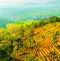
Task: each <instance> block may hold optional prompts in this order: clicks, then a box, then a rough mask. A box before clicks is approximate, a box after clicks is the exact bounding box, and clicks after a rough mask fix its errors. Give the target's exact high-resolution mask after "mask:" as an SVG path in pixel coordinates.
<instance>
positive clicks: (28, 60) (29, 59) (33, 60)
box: [25, 57, 38, 61]
mask: <svg viewBox="0 0 60 61" xmlns="http://www.w3.org/2000/svg"><path fill="white" fill-rule="evenodd" d="M25 61H38V60H37V59H36V58H34V57H27V58H26V60H25Z"/></svg>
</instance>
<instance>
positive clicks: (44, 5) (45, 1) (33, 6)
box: [0, 0, 60, 23]
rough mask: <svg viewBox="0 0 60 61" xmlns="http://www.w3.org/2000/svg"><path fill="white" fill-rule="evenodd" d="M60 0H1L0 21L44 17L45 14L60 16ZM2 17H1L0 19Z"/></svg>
mask: <svg viewBox="0 0 60 61" xmlns="http://www.w3.org/2000/svg"><path fill="white" fill-rule="evenodd" d="M59 2H60V0H42V1H41V0H37V1H36V0H33V1H32V0H26V1H24V0H22V1H20V0H17V1H16V0H9V1H8V0H1V2H0V3H1V4H0V22H2V23H5V22H6V21H8V22H6V23H10V22H16V21H18V20H34V19H39V20H41V19H46V18H45V17H46V16H49V17H50V16H60V7H59V5H60V3H59ZM1 18H2V19H1Z"/></svg>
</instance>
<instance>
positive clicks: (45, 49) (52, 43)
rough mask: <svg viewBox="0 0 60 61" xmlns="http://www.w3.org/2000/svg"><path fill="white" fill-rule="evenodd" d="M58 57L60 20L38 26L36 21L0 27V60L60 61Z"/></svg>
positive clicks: (59, 55) (59, 52) (59, 53)
mask: <svg viewBox="0 0 60 61" xmlns="http://www.w3.org/2000/svg"><path fill="white" fill-rule="evenodd" d="M36 26H37V27H36ZM3 52H4V53H3ZM59 57H60V22H54V23H48V24H45V25H44V26H40V23H39V21H37V22H34V23H33V22H32V23H27V24H7V26H6V29H1V28H0V60H1V61H3V60H5V61H9V60H12V61H60V58H59Z"/></svg>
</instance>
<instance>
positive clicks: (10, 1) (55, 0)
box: [0, 0, 60, 7]
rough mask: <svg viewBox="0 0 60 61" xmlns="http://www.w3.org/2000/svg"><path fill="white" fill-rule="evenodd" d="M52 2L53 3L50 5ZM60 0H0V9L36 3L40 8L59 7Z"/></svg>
mask: <svg viewBox="0 0 60 61" xmlns="http://www.w3.org/2000/svg"><path fill="white" fill-rule="evenodd" d="M50 2H51V3H50ZM59 2H60V0H0V7H8V6H18V5H23V4H26V3H35V4H38V5H40V6H44V5H48V6H49V5H50V6H51V4H52V5H53V6H54V5H55V6H59V5H60V4H59Z"/></svg>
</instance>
